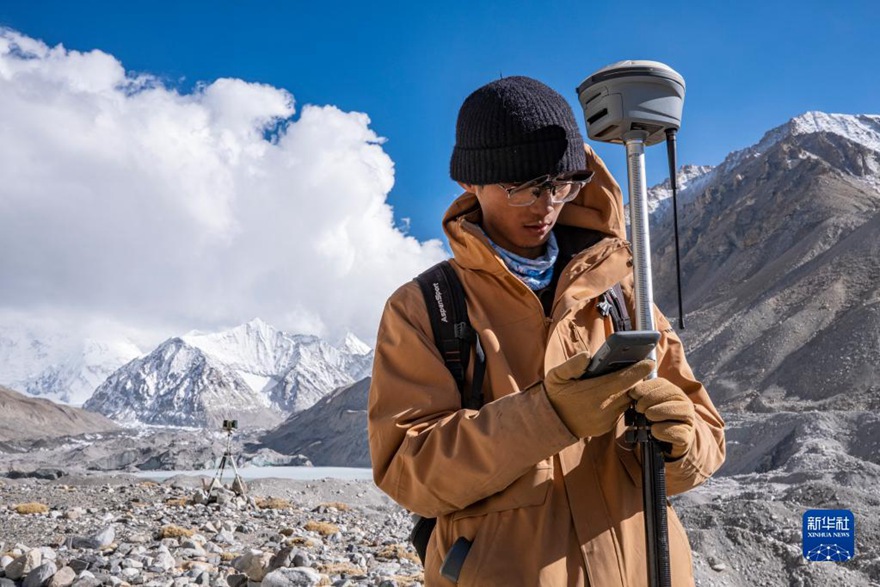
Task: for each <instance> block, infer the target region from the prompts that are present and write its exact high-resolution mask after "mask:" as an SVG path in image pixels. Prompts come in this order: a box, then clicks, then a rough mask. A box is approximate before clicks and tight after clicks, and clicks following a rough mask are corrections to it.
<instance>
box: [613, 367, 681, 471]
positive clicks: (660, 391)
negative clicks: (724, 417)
mask: <svg viewBox="0 0 880 587" xmlns="http://www.w3.org/2000/svg"><path fill="white" fill-rule="evenodd" d="M629 396H630V397H631V398H632V399H633V400H635V402H636V411H637V412H641V413H642V414H644V415H645V417H646V418H647V419H648V421H649V422H651V435H652V436H654V438H656V439H657V440H662V441H664V442H668V443H669V444H671V445H672V451H671V452H670V453H669V456H670V457H672V458H674V459H675V458H678V457H680V456H682V455H683V454H684V453H686V452H687V451H688V450H689V449H690V448H691V445H692V444H693V442H694V422H695V421H696V414H695V412H694V403H693V402H692V401H691V400H690V399H689V398H688V396H687V395H685V393H684V391H682V390H681V388H679V387H678V386H677V385H675V384H674V383H671V382H670V381H669V380H668V379H663V378H662V377H658V378H656V379H650V380H648V381H642V382H640V383H637V384H636V385H635V387H633V388H632V389H630V390H629Z"/></svg>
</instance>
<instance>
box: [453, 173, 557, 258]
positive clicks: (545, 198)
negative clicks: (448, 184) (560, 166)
mask: <svg viewBox="0 0 880 587" xmlns="http://www.w3.org/2000/svg"><path fill="white" fill-rule="evenodd" d="M459 185H461V186H462V187H463V188H464V189H466V190H467V191H469V192H473V193H475V194H476V195H477V200H479V202H480V207H481V208H482V210H483V223H482V225H483V230H484V231H485V232H486V234H487V235H489V238H490V239H492V241H493V242H495V244H497V245H498V246H500V247H501V248H503V249H507V250H508V251H510V252H511V253H515V254H517V255H519V256H521V257H526V258H528V259H536V258H538V257H540V256H541V255H542V254H543V253H544V245H545V244H546V243H547V240H548V239H549V238H550V231H551V230H552V229H553V226H554V225H555V224H556V219H557V217H558V216H559V211H560V210H562V207H563V206H564V205H565V204H553V203H552V202H551V201H550V192H549V190H544V191H543V192H542V193H541V196H540V197H539V198H538V199H537V200H535V201H534V202H533V203H532V205H531V206H511V205H510V204H508V203H507V199H508V198H507V192H506V191H504V189H503V188H502V187H501V186H500V185H496V184H492V185H482V186H476V185H470V184H463V183H460V182H459Z"/></svg>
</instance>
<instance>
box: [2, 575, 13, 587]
mask: <svg viewBox="0 0 880 587" xmlns="http://www.w3.org/2000/svg"><path fill="white" fill-rule="evenodd" d="M0 587H15V581H13V580H12V579H7V578H6V577H0Z"/></svg>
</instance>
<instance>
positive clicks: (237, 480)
mask: <svg viewBox="0 0 880 587" xmlns="http://www.w3.org/2000/svg"><path fill="white" fill-rule="evenodd" d="M223 429H224V430H225V431H226V450H224V451H223V456H222V457H221V458H220V466H219V467H217V472H216V473H215V474H214V479H213V480H212V481H211V484H210V485H209V486H208V491H209V492H210V491H211V490H213V489H214V488H215V487H223V473H224V472H225V471H226V465H227V463H228V464H229V465H231V466H232V471H233V473H235V477H233V479H232V486H231V487H230V488H231V489H232V491H233V492H235V493H237V494H239V495H246V494H247V486H245V483H244V479H242V478H241V475H239V474H238V467H236V466H235V457H233V456H232V433H233V432H234V431H235V428H234V427H233V426H226V425H225V422H224V426H223Z"/></svg>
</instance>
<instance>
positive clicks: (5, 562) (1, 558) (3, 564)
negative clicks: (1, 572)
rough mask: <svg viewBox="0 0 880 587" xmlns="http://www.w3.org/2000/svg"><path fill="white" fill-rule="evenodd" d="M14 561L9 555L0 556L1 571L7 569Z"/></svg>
mask: <svg viewBox="0 0 880 587" xmlns="http://www.w3.org/2000/svg"><path fill="white" fill-rule="evenodd" d="M14 560H15V559H14V558H12V557H11V556H9V555H8V554H4V555H3V556H0V569H5V568H6V566H7V565H8V564H9V563H11V562H12V561H14Z"/></svg>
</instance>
